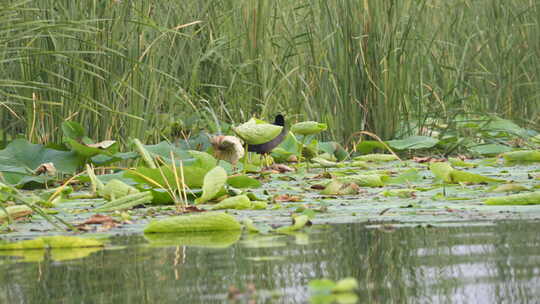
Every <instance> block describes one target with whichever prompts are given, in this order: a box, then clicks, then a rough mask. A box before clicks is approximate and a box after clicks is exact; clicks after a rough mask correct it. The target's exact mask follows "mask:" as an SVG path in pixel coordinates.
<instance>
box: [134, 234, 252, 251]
mask: <svg viewBox="0 0 540 304" xmlns="http://www.w3.org/2000/svg"><path fill="white" fill-rule="evenodd" d="M241 235H242V234H241V231H240V230H229V231H211V232H183V233H146V234H145V235H144V238H145V239H147V240H148V241H149V242H150V244H149V246H150V247H171V246H189V247H201V248H218V249H222V248H227V247H230V246H232V245H233V244H234V243H236V242H238V240H240V236H241Z"/></svg>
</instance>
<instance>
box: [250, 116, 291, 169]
mask: <svg viewBox="0 0 540 304" xmlns="http://www.w3.org/2000/svg"><path fill="white" fill-rule="evenodd" d="M274 125H276V126H281V127H283V128H282V129H281V133H279V135H278V136H276V137H275V138H274V139H272V140H270V141H267V142H265V143H262V144H258V145H248V151H249V152H255V153H257V154H263V155H264V157H265V159H266V155H267V154H269V153H270V152H272V150H273V149H274V148H275V147H277V146H278V145H279V144H280V143H281V142H282V141H283V139H285V136H287V128H285V118H284V117H283V115H281V114H278V115H276V118H275V120H274Z"/></svg>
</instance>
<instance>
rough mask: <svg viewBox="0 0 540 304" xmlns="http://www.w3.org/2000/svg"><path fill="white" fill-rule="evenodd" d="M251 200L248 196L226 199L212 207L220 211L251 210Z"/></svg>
mask: <svg viewBox="0 0 540 304" xmlns="http://www.w3.org/2000/svg"><path fill="white" fill-rule="evenodd" d="M251 207H252V205H251V200H250V199H249V197H247V195H237V196H233V197H229V198H226V199H224V200H222V201H221V202H219V203H218V204H216V205H214V206H213V207H212V210H219V209H239V210H240V209H250V208H251Z"/></svg>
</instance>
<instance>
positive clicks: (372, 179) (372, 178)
mask: <svg viewBox="0 0 540 304" xmlns="http://www.w3.org/2000/svg"><path fill="white" fill-rule="evenodd" d="M342 179H343V180H344V181H348V182H354V183H356V184H357V185H358V186H364V187H382V186H384V183H385V182H386V181H387V180H388V179H389V177H388V176H387V175H382V174H354V175H349V176H347V177H343V178H342Z"/></svg>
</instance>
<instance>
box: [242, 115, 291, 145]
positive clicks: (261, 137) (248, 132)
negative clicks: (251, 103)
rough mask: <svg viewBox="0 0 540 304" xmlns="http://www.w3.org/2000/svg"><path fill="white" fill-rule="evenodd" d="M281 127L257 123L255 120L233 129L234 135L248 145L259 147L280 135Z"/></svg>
mask: <svg viewBox="0 0 540 304" xmlns="http://www.w3.org/2000/svg"><path fill="white" fill-rule="evenodd" d="M282 129H283V127H282V126H277V125H273V124H268V123H257V122H256V121H255V119H253V118H252V119H250V120H249V121H248V122H246V123H244V124H241V125H239V126H237V127H235V128H233V131H234V133H236V135H238V136H239V137H240V138H242V139H243V140H244V141H245V142H246V143H248V144H250V145H259V144H263V143H265V142H268V141H271V140H272V139H274V138H275V137H277V136H278V135H279V133H281V130H282Z"/></svg>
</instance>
